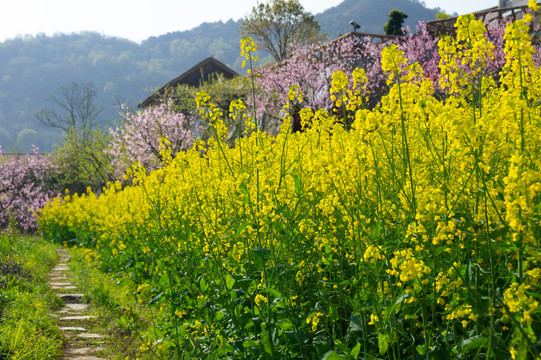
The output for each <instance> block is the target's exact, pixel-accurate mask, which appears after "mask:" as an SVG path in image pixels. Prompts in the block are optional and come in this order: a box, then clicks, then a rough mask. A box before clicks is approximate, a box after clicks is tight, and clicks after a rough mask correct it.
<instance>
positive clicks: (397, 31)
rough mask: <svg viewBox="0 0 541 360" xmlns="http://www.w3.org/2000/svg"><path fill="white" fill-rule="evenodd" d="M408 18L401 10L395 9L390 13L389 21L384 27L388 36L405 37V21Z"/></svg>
mask: <svg viewBox="0 0 541 360" xmlns="http://www.w3.org/2000/svg"><path fill="white" fill-rule="evenodd" d="M407 18H408V15H407V14H406V13H403V12H402V11H400V10H396V9H393V11H391V12H390V13H389V21H387V23H386V24H385V26H383V30H385V34H386V35H404V30H402V27H403V26H404V20H405V19H407Z"/></svg>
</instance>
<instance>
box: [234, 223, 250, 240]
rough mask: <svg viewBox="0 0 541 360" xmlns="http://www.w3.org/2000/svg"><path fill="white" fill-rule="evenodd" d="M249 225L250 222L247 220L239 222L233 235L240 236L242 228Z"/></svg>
mask: <svg viewBox="0 0 541 360" xmlns="http://www.w3.org/2000/svg"><path fill="white" fill-rule="evenodd" d="M249 225H251V223H249V222H243V223H242V224H240V225H239V227H238V229H237V232H236V233H235V236H237V237H238V236H240V234H241V233H242V230H244V229H245V228H246V227H247V226H249Z"/></svg>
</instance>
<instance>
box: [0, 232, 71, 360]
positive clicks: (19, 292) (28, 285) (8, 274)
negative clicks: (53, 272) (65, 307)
mask: <svg viewBox="0 0 541 360" xmlns="http://www.w3.org/2000/svg"><path fill="white" fill-rule="evenodd" d="M56 247H57V245H53V244H50V243H48V242H46V241H44V240H43V239H41V238H39V237H36V236H18V235H8V234H5V233H0V359H2V360H3V359H55V358H57V357H58V356H59V355H60V353H61V347H62V335H61V334H60V332H59V331H58V326H57V321H56V319H55V318H54V317H53V316H52V315H51V314H52V312H53V311H54V310H55V309H56V308H58V307H59V306H60V305H61V301H60V300H59V299H58V297H56V296H55V295H54V294H53V293H51V291H50V290H49V289H48V288H47V285H46V281H45V275H46V274H47V273H48V272H49V271H50V269H51V268H52V267H53V266H54V264H55V262H56V261H57V257H58V255H57V253H56V251H55V249H56Z"/></svg>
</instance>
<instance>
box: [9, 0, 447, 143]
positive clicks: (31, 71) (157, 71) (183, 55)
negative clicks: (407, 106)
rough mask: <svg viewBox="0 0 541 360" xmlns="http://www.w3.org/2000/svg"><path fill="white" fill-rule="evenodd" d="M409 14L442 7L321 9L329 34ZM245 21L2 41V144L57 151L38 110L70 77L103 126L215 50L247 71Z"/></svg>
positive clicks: (359, 2) (378, 29) (399, 4)
mask: <svg viewBox="0 0 541 360" xmlns="http://www.w3.org/2000/svg"><path fill="white" fill-rule="evenodd" d="M393 9H398V10H401V11H403V12H405V13H406V14H408V15H409V18H408V19H407V24H408V25H411V26H413V27H414V26H415V24H417V22H418V21H419V20H424V21H426V20H432V19H434V18H435V17H436V13H437V11H438V10H434V9H427V8H425V7H424V6H423V5H422V4H421V3H420V2H419V1H417V0H378V1H373V0H344V1H343V2H342V3H341V4H340V5H338V6H335V7H333V8H331V9H328V10H327V11H325V12H323V13H320V14H317V15H316V18H317V19H318V20H319V21H320V24H321V28H322V32H324V33H328V34H329V38H330V39H332V38H335V37H337V36H339V35H340V34H344V33H347V32H349V31H351V25H349V21H350V20H355V21H356V22H357V23H359V24H361V25H362V28H361V31H363V32H371V33H383V25H384V24H385V23H386V22H387V19H388V14H389V12H390V11H391V10H393ZM239 42H240V21H233V20H229V21H228V22H225V23H224V22H215V23H204V24H202V25H200V26H198V27H196V28H193V29H191V30H189V31H182V32H173V33H168V34H165V35H160V36H156V37H150V38H148V39H146V40H144V41H143V42H141V43H140V44H138V43H135V42H132V41H129V40H126V39H121V38H114V37H108V36H104V35H101V34H98V33H94V32H83V33H78V34H69V35H66V34H59V35H55V36H52V37H50V36H45V35H38V36H31V37H22V38H16V39H12V40H8V41H4V42H2V43H0V145H1V146H2V149H3V150H4V151H18V152H28V151H30V148H31V145H32V144H35V145H38V146H39V147H40V150H41V151H42V152H43V151H45V152H48V151H51V150H53V148H54V144H55V142H57V140H58V139H59V136H60V133H59V132H58V131H56V130H54V129H51V128H48V127H45V126H43V125H41V123H39V121H38V120H37V119H36V118H35V116H34V114H35V113H36V112H38V111H39V110H41V109H43V108H51V107H52V105H53V104H52V103H50V102H48V101H47V98H48V97H49V95H51V94H53V93H54V91H55V89H56V88H58V87H59V86H60V85H62V84H64V83H68V82H71V81H75V82H93V83H94V84H95V85H96V88H97V89H98V92H99V96H98V99H97V103H98V104H99V106H100V107H102V108H103V111H102V113H101V114H100V119H99V120H101V121H102V122H103V123H104V126H105V125H108V124H113V123H114V122H115V121H118V120H119V116H118V115H117V112H116V106H117V105H118V104H119V103H120V102H123V101H130V103H132V104H137V103H138V102H140V101H141V100H143V99H144V98H146V97H147V96H148V95H149V91H151V90H152V89H155V88H157V87H159V86H162V85H163V84H165V83H166V82H168V81H169V80H171V79H172V78H174V77H176V76H178V75H179V74H181V73H182V72H184V71H185V70H187V69H189V68H190V67H192V66H193V65H194V64H196V63H197V62H199V61H201V60H202V59H204V58H206V57H208V56H214V57H215V58H217V59H219V60H220V61H222V62H224V63H225V64H227V65H228V66H230V67H231V68H233V69H235V70H236V71H238V72H241V68H240V65H241V63H242V60H241V59H240V57H239Z"/></svg>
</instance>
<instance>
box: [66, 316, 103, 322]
mask: <svg viewBox="0 0 541 360" xmlns="http://www.w3.org/2000/svg"><path fill="white" fill-rule="evenodd" d="M94 319H96V317H95V316H94V315H78V316H64V317H61V318H60V319H59V320H60V321H86V320H94Z"/></svg>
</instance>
